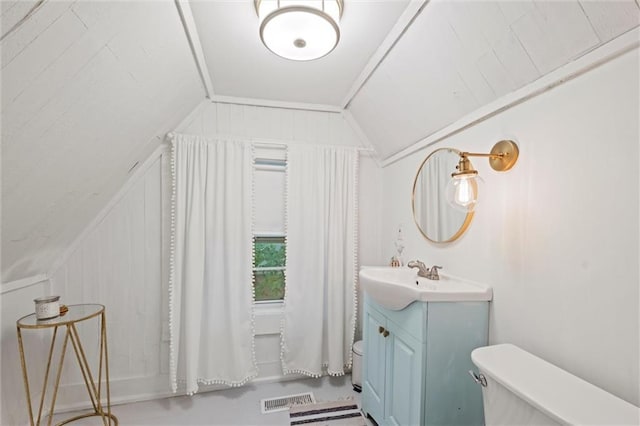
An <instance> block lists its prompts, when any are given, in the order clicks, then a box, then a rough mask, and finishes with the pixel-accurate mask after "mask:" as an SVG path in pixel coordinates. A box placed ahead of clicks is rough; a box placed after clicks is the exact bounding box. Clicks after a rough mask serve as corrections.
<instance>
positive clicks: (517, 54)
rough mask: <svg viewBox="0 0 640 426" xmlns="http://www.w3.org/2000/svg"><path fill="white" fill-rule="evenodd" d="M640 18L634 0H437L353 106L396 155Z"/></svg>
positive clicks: (385, 150)
mask: <svg viewBox="0 0 640 426" xmlns="http://www.w3.org/2000/svg"><path fill="white" fill-rule="evenodd" d="M639 24H640V9H639V6H638V3H637V2H635V1H633V0H627V1H593V0H580V1H576V0H566V1H549V0H535V1H451V0H432V1H430V2H429V4H428V5H427V6H426V7H425V8H424V10H423V11H422V12H421V13H420V15H418V17H417V18H416V19H415V21H414V22H413V23H412V24H411V26H410V27H409V28H408V29H407V31H406V32H405V33H404V34H403V36H402V37H401V38H400V40H399V41H398V43H397V44H396V45H395V46H394V48H393V49H392V50H391V51H390V52H389V54H388V55H387V57H386V58H385V60H384V61H383V62H382V63H381V64H380V66H379V67H378V68H377V69H376V71H375V72H374V73H373V74H372V75H371V77H370V78H369V80H368V81H367V82H366V83H365V84H364V86H363V87H362V88H361V89H360V91H359V92H358V93H357V95H356V96H355V97H354V98H353V99H352V100H351V103H350V105H349V107H348V109H349V111H351V113H352V114H353V116H354V118H355V119H356V120H357V122H358V123H359V124H360V126H361V127H362V129H363V131H364V132H365V134H366V135H367V137H368V138H369V139H370V141H371V143H372V144H373V145H374V147H375V148H376V151H377V152H378V154H379V155H380V157H381V158H382V159H386V158H388V157H390V156H392V155H393V154H395V153H397V152H399V151H401V150H402V149H404V148H407V147H409V146H411V145H413V144H415V143H416V142H418V141H420V140H421V139H423V138H426V137H428V136H429V135H431V134H433V133H435V132H437V131H438V130H440V129H442V128H444V127H446V126H447V125H449V124H451V123H453V122H454V121H456V120H458V119H460V118H461V117H463V116H464V115H466V114H468V113H470V112H472V111H474V110H476V109H478V108H480V107H482V106H484V105H486V104H488V103H490V102H492V101H494V100H496V99H498V98H500V97H501V96H503V95H505V94H507V93H510V92H513V91H514V90H516V89H519V88H521V87H523V86H525V85H526V84H528V83H531V82H532V81H534V80H537V79H538V78H540V77H541V76H543V75H545V74H547V73H549V72H551V71H553V70H555V69H557V68H559V67H561V66H562V65H565V64H567V63H569V62H571V61H572V60H575V59H576V58H578V57H580V56H582V55H584V54H585V53H586V52H588V51H590V50H593V49H594V48H596V47H598V46H600V45H602V44H604V43H606V42H608V41H610V40H612V39H613V38H615V37H617V36H619V35H621V34H623V33H625V32H626V31H629V30H630V29H632V28H635V27H637V26H638V25H639Z"/></svg>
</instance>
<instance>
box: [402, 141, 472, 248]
mask: <svg viewBox="0 0 640 426" xmlns="http://www.w3.org/2000/svg"><path fill="white" fill-rule="evenodd" d="M442 151H449V152H451V153H454V154H455V158H456V160H457V159H458V158H459V157H460V151H459V150H457V149H455V148H439V149H436V150H435V151H433V152H431V153H430V154H429V155H428V156H427V158H425V159H424V160H423V161H422V163H421V164H420V167H418V171H417V172H416V175H415V178H414V179H413V190H412V191H411V210H412V212H413V222H414V223H415V224H416V226H417V228H418V230H419V231H420V233H421V234H422V236H423V237H424V238H425V239H427V240H428V241H431V242H432V243H436V244H444V243H450V242H452V241H455V240H457V239H458V238H460V236H461V235H462V234H464V232H465V231H466V230H467V228H468V227H469V225H470V224H471V220H472V219H473V211H472V212H468V213H467V214H466V216H465V218H464V221H463V222H462V224H461V225H460V228H459V229H458V230H457V231H456V232H455V233H454V234H453V235H452V236H451V237H449V238H448V239H446V240H435V239H433V238H432V237H429V236H428V235H427V232H426V231H425V229H423V227H422V226H421V224H420V222H419V220H418V217H417V215H416V187H417V186H418V178H419V177H420V173H421V172H422V171H423V169H424V167H425V165H426V164H427V162H428V161H429V160H430V159H431V158H432V157H433V156H434V155H435V154H437V153H439V152H442ZM454 167H455V166H454ZM454 167H453V168H452V170H451V172H454V171H455V168H454ZM436 202H442V203H447V200H445V199H444V198H442V199H441V200H436ZM451 211H452V212H455V211H456V210H455V209H454V208H453V207H451Z"/></svg>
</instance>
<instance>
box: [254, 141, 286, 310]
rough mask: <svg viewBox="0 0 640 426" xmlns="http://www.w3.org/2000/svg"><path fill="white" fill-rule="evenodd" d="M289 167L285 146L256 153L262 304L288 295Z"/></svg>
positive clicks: (257, 271)
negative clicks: (286, 206) (286, 218)
mask: <svg viewBox="0 0 640 426" xmlns="http://www.w3.org/2000/svg"><path fill="white" fill-rule="evenodd" d="M285 167H286V162H285V159H284V152H283V151H281V150H274V149H270V150H265V151H264V152H257V153H256V161H255V166H254V174H253V179H254V180H253V185H254V203H255V205H254V209H255V210H254V223H253V230H254V238H253V248H254V268H253V283H254V292H255V301H256V303H259V304H264V303H274V302H276V303H279V302H281V301H282V300H283V299H284V289H285V279H284V270H285V266H286V245H285V232H284V214H285V213H284V201H285V200H284V197H285Z"/></svg>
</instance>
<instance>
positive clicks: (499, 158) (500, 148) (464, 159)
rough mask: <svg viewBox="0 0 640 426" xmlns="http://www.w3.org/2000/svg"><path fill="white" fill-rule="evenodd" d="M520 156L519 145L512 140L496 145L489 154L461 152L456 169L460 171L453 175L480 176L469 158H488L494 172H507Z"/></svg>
mask: <svg viewBox="0 0 640 426" xmlns="http://www.w3.org/2000/svg"><path fill="white" fill-rule="evenodd" d="M518 155H519V149H518V145H516V143H515V142H514V141H512V140H502V141H500V142H498V143H496V144H495V145H494V146H493V148H491V152H490V153H488V154H485V153H480V152H461V153H460V162H459V163H458V166H457V167H456V169H458V171H457V172H455V173H453V174H452V176H460V175H470V174H474V175H476V174H478V172H477V171H476V170H474V169H473V166H471V163H470V161H469V158H468V157H488V158H489V165H490V166H491V168H492V169H493V170H496V171H498V172H505V171H507V170H509V169H511V168H512V167H513V166H514V164H516V161H517V160H518Z"/></svg>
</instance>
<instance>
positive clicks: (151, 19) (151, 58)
mask: <svg viewBox="0 0 640 426" xmlns="http://www.w3.org/2000/svg"><path fill="white" fill-rule="evenodd" d="M1 5H2V6H1V7H2V9H1V11H0V12H1V13H2V16H1V18H2V33H3V36H4V38H3V39H2V41H1V44H0V47H1V49H2V75H1V82H2V133H1V136H2V281H3V282H6V281H10V280H14V279H19V278H23V277H26V276H30V275H33V274H38V273H46V272H48V268H49V267H50V265H51V262H53V261H54V260H55V259H56V258H58V257H59V256H60V255H61V254H62V253H63V252H64V250H65V249H66V248H67V247H68V246H69V244H70V243H71V242H72V241H73V239H74V238H75V237H76V236H77V235H78V234H79V233H80V232H81V231H82V229H84V227H86V226H87V224H88V223H89V222H90V220H91V219H93V218H94V217H95V216H96V215H97V213H98V212H99V211H100V209H101V208H103V207H104V205H105V204H106V203H107V201H108V200H109V199H110V198H111V197H112V196H113V195H114V194H115V193H116V191H117V190H118V189H119V188H120V187H121V186H122V184H123V183H124V181H125V180H126V179H127V175H128V172H129V171H130V170H129V169H130V168H132V167H133V166H134V164H136V162H138V161H142V160H144V159H145V158H146V157H147V156H148V155H149V154H150V152H151V151H153V150H154V149H155V147H157V146H158V145H159V144H160V143H161V142H162V139H163V137H164V135H165V133H166V132H167V131H169V130H170V129H173V128H174V127H175V126H176V125H177V124H178V123H179V122H180V121H181V120H182V119H183V118H184V117H185V116H186V115H187V114H188V113H189V112H190V111H192V110H193V108H195V107H196V105H197V104H198V103H199V102H200V101H201V100H202V99H203V98H204V91H203V88H202V85H201V82H200V79H199V77H198V73H197V69H196V66H195V63H194V61H193V58H192V56H191V52H190V49H189V45H188V43H187V39H186V36H185V33H184V29H183V27H182V25H181V23H180V18H179V16H178V12H177V9H176V6H175V4H174V2H173V1H170V0H160V1H158V0H155V1H151V2H150V1H135V2H134V1H131V2H116V1H113V2H111V1H110V2H104V1H91V2H87V1H78V2H67V1H47V2H31V1H29V2H24V1H18V2H6V1H3V2H2V4H1ZM34 6H36V7H37V9H36V10H35V12H34V13H33V14H32V16H31V17H30V18H29V19H27V20H24V22H22V23H21V24H19V25H18V27H17V28H16V29H15V30H14V31H12V32H9V33H8V34H7V32H8V31H9V30H10V29H11V28H12V27H14V25H16V24H17V23H19V22H20V20H21V19H23V18H24V17H25V15H26V14H27V13H28V12H29V11H30V10H31V9H32V8H33V7H34Z"/></svg>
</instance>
